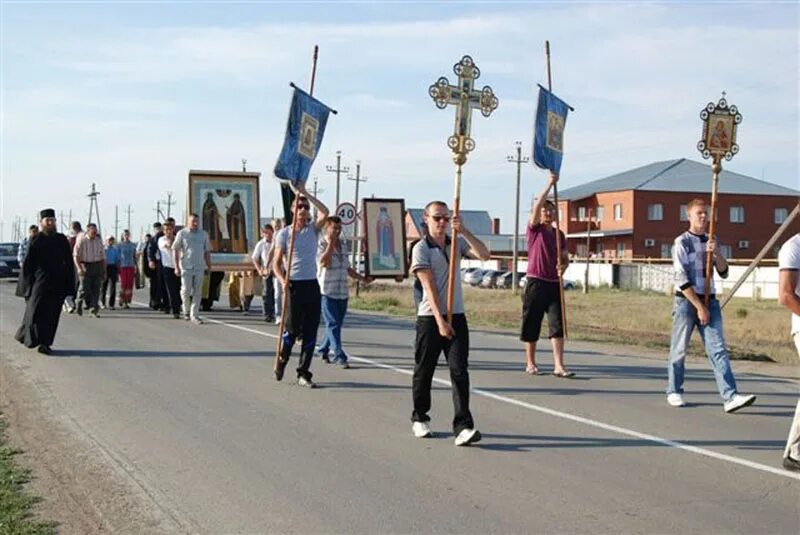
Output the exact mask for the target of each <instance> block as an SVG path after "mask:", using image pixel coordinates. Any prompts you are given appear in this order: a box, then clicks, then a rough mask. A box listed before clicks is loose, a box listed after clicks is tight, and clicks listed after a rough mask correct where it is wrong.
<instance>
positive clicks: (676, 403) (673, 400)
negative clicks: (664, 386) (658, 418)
mask: <svg viewBox="0 0 800 535" xmlns="http://www.w3.org/2000/svg"><path fill="white" fill-rule="evenodd" d="M667 403H669V405H670V407H683V406H684V405H686V402H685V401H683V396H682V395H680V394H678V393H677V392H672V393H671V394H667Z"/></svg>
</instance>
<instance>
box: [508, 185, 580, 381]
mask: <svg viewBox="0 0 800 535" xmlns="http://www.w3.org/2000/svg"><path fill="white" fill-rule="evenodd" d="M556 182H558V176H557V175H554V174H552V173H551V174H550V181H549V182H548V183H547V187H546V188H545V189H544V191H542V193H541V194H540V195H539V197H538V198H537V199H536V203H535V204H534V205H533V208H532V209H531V215H530V218H529V219H528V229H527V237H528V272H527V279H528V282H527V283H526V284H525V291H524V293H523V294H522V328H521V329H520V340H522V341H523V342H525V357H526V359H527V365H526V367H525V373H528V374H530V375H539V374H540V373H541V372H540V371H539V368H538V367H537V366H536V342H537V341H538V340H539V331H540V330H541V328H542V319H543V318H544V314H545V312H547V324H548V328H549V329H548V330H549V338H550V343H551V344H552V346H553V362H554V367H553V375H555V376H556V377H572V376H574V375H575V374H574V373H572V372H570V371H568V370H567V369H566V368H564V327H563V322H562V315H561V294H560V289H559V287H558V285H559V278H558V273H559V270H560V271H561V273H563V272H564V270H565V269H566V268H567V264H568V263H569V256H568V255H567V240H566V238H565V237H564V233H563V232H561V231H560V230H557V229H556V228H555V227H554V226H553V221H554V220H555V213H556V207H555V205H554V204H553V203H552V202H551V201H550V200H548V199H547V195H548V194H549V193H550V188H552V187H553V185H554V184H555V183H556ZM557 236H558V238H559V239H561V261H560V262H559V259H558V254H557V252H556V251H557V249H556V239H557V238H556V237H557Z"/></svg>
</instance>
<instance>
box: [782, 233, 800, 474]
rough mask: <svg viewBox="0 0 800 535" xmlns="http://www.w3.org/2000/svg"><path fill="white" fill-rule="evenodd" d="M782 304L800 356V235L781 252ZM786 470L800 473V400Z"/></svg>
mask: <svg viewBox="0 0 800 535" xmlns="http://www.w3.org/2000/svg"><path fill="white" fill-rule="evenodd" d="M778 301H780V303H781V304H782V305H783V306H785V307H786V308H788V309H789V310H790V311H791V312H792V338H794V345H795V347H797V354H798V356H800V233H798V234H795V235H794V236H792V237H791V238H789V239H788V240H787V241H786V243H784V244H783V246H782V247H781V250H780V251H779V252H778ZM783 467H784V468H786V469H787V470H794V471H796V472H797V471H800V400H798V401H797V407H796V408H795V410H794V419H793V420H792V427H791V428H790V429H789V438H788V439H787V440H786V448H785V449H784V450H783Z"/></svg>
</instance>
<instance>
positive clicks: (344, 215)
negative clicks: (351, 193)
mask: <svg viewBox="0 0 800 535" xmlns="http://www.w3.org/2000/svg"><path fill="white" fill-rule="evenodd" d="M336 215H338V216H339V218H340V219H341V220H342V225H350V224H351V223H353V222H354V221H355V220H356V207H355V205H354V204H353V203H350V202H343V203H341V204H340V205H339V206H337V207H336Z"/></svg>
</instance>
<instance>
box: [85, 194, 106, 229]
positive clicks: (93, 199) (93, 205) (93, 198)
mask: <svg viewBox="0 0 800 535" xmlns="http://www.w3.org/2000/svg"><path fill="white" fill-rule="evenodd" d="M98 195H100V192H99V191H97V189H96V188H95V184H94V182H92V190H91V191H90V192H89V194H88V195H87V197H89V219H88V220H87V221H86V226H89V223H91V222H92V213H94V215H96V216H97V233H98V234H99V235H100V236H102V235H103V232H102V227H101V226H100V206H99V205H98V204H97V196H98Z"/></svg>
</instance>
